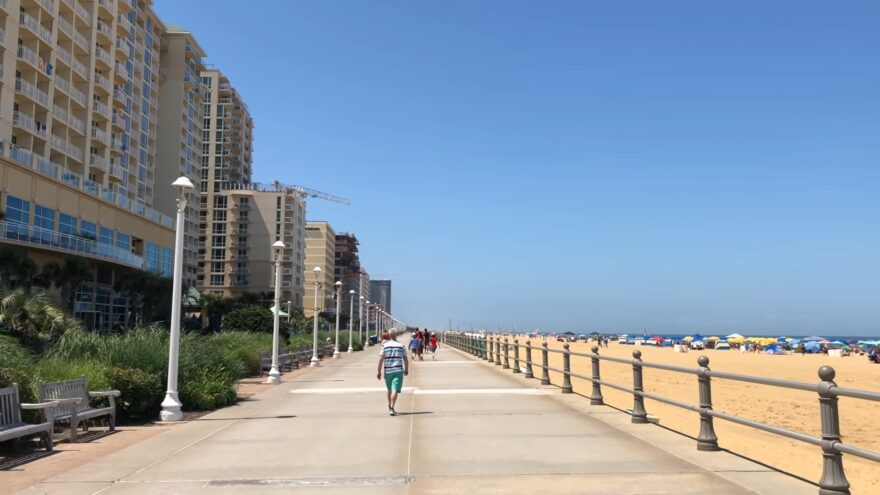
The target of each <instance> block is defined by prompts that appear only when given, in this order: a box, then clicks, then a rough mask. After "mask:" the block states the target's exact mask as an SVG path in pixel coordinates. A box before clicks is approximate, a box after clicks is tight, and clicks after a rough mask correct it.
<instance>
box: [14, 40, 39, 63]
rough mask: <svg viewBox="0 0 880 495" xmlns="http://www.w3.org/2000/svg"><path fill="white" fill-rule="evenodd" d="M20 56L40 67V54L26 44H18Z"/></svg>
mask: <svg viewBox="0 0 880 495" xmlns="http://www.w3.org/2000/svg"><path fill="white" fill-rule="evenodd" d="M18 58H21V59H24V60H26V61H28V62H30V63H31V65H33V66H34V67H36V68H37V69H39V68H40V56H39V55H37V52H35V51H33V50H31V49H30V48H28V47H26V46H24V45H18Z"/></svg>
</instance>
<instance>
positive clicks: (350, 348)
mask: <svg viewBox="0 0 880 495" xmlns="http://www.w3.org/2000/svg"><path fill="white" fill-rule="evenodd" d="M352 352H354V349H353V348H352V347H351V346H348V353H349V354H351V353H352Z"/></svg>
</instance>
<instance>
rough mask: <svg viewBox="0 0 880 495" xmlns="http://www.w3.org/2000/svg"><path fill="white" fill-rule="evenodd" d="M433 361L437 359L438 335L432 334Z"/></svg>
mask: <svg viewBox="0 0 880 495" xmlns="http://www.w3.org/2000/svg"><path fill="white" fill-rule="evenodd" d="M431 359H435V360H436V359H437V334H436V333H432V334H431Z"/></svg>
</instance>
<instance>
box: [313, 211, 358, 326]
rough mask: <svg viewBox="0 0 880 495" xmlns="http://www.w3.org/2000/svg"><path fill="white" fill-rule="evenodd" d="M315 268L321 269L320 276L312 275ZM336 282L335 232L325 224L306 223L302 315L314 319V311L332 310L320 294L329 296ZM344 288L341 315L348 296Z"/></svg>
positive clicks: (332, 307) (346, 311)
mask: <svg viewBox="0 0 880 495" xmlns="http://www.w3.org/2000/svg"><path fill="white" fill-rule="evenodd" d="M315 267H318V268H320V269H321V275H320V276H318V277H316V276H315ZM316 282H317V283H318V285H319V286H318V291H317V292H318V300H317V301H316V300H315V283H316ZM335 283H336V231H335V230H333V227H331V226H330V224H329V223H327V222H308V223H306V263H305V287H304V290H305V293H304V299H303V313H304V314H305V315H306V316H309V317H311V316H314V314H315V309H316V308H317V309H318V312H319V313H320V312H321V311H327V310H333V311H334V312H335V311H336V307H335V306H332V305H328V303H327V298H326V297H322V294H328V293H332V292H333V291H334V290H335V288H334V284H335ZM348 290H349V289H345V293H344V294H343V302H344V303H345V304H344V305H343V306H344V308H342V311H341V312H342V313H343V314H348V309H349V306H348V304H349V299H350V298H349V295H348Z"/></svg>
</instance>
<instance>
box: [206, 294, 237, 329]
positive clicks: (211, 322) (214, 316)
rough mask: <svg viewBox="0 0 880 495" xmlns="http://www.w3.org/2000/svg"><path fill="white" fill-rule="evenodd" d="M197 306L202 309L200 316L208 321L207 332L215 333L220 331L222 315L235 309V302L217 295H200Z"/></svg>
mask: <svg viewBox="0 0 880 495" xmlns="http://www.w3.org/2000/svg"><path fill="white" fill-rule="evenodd" d="M199 304H200V305H201V307H202V316H204V317H207V319H208V330H210V331H212V332H216V331H219V330H220V324H221V319H222V318H223V315H224V314H226V313H228V312H230V311H232V310H233V309H234V308H235V301H234V300H232V299H228V298H225V297H223V296H222V295H219V294H211V293H205V294H201V296H200V300H199Z"/></svg>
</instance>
